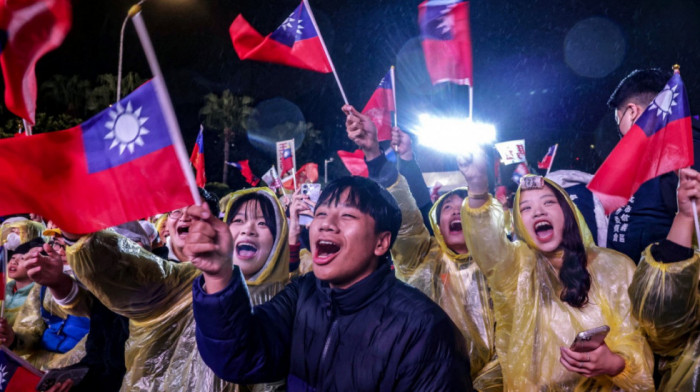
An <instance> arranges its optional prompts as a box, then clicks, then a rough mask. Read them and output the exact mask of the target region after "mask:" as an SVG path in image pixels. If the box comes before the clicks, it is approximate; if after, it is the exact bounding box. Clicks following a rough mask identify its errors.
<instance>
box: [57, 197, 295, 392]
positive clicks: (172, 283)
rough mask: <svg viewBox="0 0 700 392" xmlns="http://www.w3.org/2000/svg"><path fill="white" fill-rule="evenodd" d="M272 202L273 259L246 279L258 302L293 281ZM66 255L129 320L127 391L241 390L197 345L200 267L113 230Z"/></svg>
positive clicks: (77, 309) (79, 303)
mask: <svg viewBox="0 0 700 392" xmlns="http://www.w3.org/2000/svg"><path fill="white" fill-rule="evenodd" d="M250 191H260V192H265V193H266V194H267V193H269V194H271V192H267V191H266V190H264V189H258V190H245V191H241V192H250ZM272 197H274V194H272ZM275 200H276V199H275ZM273 205H274V206H275V207H276V210H277V211H276V212H277V215H278V223H280V222H282V223H283V224H282V223H280V225H278V230H277V232H278V234H277V238H276V239H275V243H274V245H273V249H272V251H271V252H270V258H269V260H268V262H267V263H266V264H265V266H264V267H263V268H262V269H261V271H260V272H259V273H258V276H257V277H256V278H255V279H254V281H252V282H249V284H251V286H250V289H249V290H250V292H251V296H252V297H254V298H257V299H256V301H257V300H261V301H262V300H265V299H267V298H268V297H271V292H272V291H273V287H277V286H278V285H279V286H280V287H281V286H283V285H284V283H286V281H287V279H288V273H289V264H288V261H289V248H288V245H287V234H288V232H287V226H286V221H285V220H284V215H282V213H281V207H280V206H279V202H274V203H273ZM67 255H68V261H69V263H70V265H71V267H72V268H73V271H74V272H75V274H76V276H77V277H78V279H79V280H80V281H81V282H82V283H83V284H84V285H85V286H86V287H87V289H88V290H89V291H90V292H91V293H92V294H94V295H95V296H96V297H97V298H98V299H99V300H100V301H101V302H102V303H103V304H104V305H105V306H107V307H108V308H109V309H110V310H112V311H113V312H115V313H117V314H120V315H122V316H125V317H127V318H129V339H128V340H127V342H126V348H125V361H126V374H125V375H124V382H123V383H122V387H121V390H122V391H202V392H205V391H206V392H209V391H212V392H216V391H235V390H239V387H237V386H236V385H233V384H230V383H227V382H225V381H223V380H221V379H219V378H218V377H216V376H215V375H214V373H213V372H212V371H211V370H210V369H209V368H208V367H207V366H206V364H204V362H203V361H202V359H201V357H200V355H199V350H197V344H196V341H195V322H194V317H193V314H192V281H193V280H194V279H195V278H196V277H197V276H199V274H200V273H201V272H200V271H199V270H198V269H197V268H195V267H194V266H193V265H192V264H190V263H187V262H185V263H174V262H171V261H166V260H162V259H160V258H159V257H157V256H155V255H153V254H151V253H149V252H147V251H146V250H144V249H143V248H141V247H140V246H138V245H137V244H135V243H134V242H131V241H129V240H128V239H126V238H125V237H122V236H119V235H118V234H116V233H114V232H112V231H100V232H97V233H94V234H92V235H90V236H86V237H83V238H81V239H80V240H79V241H78V242H77V243H76V244H75V245H73V246H71V247H69V248H68V249H67ZM255 286H257V289H256V288H254V287H255ZM254 292H256V294H253V293H254ZM86 298H87V297H86V296H85V295H79V296H78V297H77V298H76V299H75V300H74V301H73V302H72V303H70V304H68V306H67V307H66V308H67V309H68V310H70V311H71V313H76V314H82V313H84V312H85V309H86V308H85V299H86ZM270 385H273V384H270ZM270 385H262V386H254V388H253V389H252V390H256V391H257V390H274V385H273V386H272V387H271V386H270ZM241 389H243V390H245V389H244V388H241Z"/></svg>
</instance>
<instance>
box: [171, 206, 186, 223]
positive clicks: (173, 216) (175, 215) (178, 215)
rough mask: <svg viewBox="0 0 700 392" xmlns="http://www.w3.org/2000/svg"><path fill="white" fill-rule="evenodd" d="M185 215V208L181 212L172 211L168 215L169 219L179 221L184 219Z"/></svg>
mask: <svg viewBox="0 0 700 392" xmlns="http://www.w3.org/2000/svg"><path fill="white" fill-rule="evenodd" d="M183 215H185V209H184V208H183V209H181V210H175V211H170V213H169V214H168V219H174V220H177V219H180V218H182V216H183Z"/></svg>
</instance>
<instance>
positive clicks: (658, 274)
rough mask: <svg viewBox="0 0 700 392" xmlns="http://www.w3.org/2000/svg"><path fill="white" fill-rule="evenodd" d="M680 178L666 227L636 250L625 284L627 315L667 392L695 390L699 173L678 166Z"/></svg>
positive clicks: (699, 338)
mask: <svg viewBox="0 0 700 392" xmlns="http://www.w3.org/2000/svg"><path fill="white" fill-rule="evenodd" d="M680 178H681V184H680V186H679V187H678V215H676V217H675V219H674V221H673V225H672V226H671V231H670V232H669V233H668V237H667V239H666V240H664V241H662V242H661V243H659V244H653V245H650V246H649V247H647V248H646V250H644V252H642V259H641V261H640V262H639V265H638V266H637V271H636V272H635V274H634V279H633V280H632V285H631V286H630V288H629V294H630V298H631V300H632V314H633V315H634V317H636V318H637V320H639V324H640V325H641V327H642V330H643V331H644V333H645V334H646V336H647V339H648V341H649V344H650V345H651V348H652V350H654V353H656V354H658V355H659V356H660V360H659V372H660V373H661V384H660V385H659V391H669V392H671V391H697V390H699V389H700V286H699V285H698V281H699V279H700V254H699V253H698V252H694V251H693V250H692V249H691V246H692V240H693V210H692V206H691V198H693V199H695V200H696V203H697V199H698V198H699V197H700V173H698V172H696V171H695V170H691V169H683V170H682V171H681V175H680ZM699 209H700V208H699Z"/></svg>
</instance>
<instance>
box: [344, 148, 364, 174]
mask: <svg viewBox="0 0 700 392" xmlns="http://www.w3.org/2000/svg"><path fill="white" fill-rule="evenodd" d="M338 156H339V157H340V160H341V161H343V165H345V167H346V168H347V169H348V171H349V172H350V174H352V175H353V176H362V177H369V169H367V163H366V162H365V153H363V152H362V150H360V149H357V150H355V151H353V152H350V151H342V150H339V151H338Z"/></svg>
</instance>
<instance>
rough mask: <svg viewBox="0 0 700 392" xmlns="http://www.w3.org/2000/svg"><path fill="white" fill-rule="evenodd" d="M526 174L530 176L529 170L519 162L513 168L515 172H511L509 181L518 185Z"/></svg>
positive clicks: (523, 163)
mask: <svg viewBox="0 0 700 392" xmlns="http://www.w3.org/2000/svg"><path fill="white" fill-rule="evenodd" d="M526 174H530V170H528V168H527V165H526V164H525V162H521V163H519V164H518V166H516V167H515V170H513V175H512V176H511V179H512V180H513V181H514V182H515V183H516V184H518V185H520V179H521V178H523V177H525V175H526Z"/></svg>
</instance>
